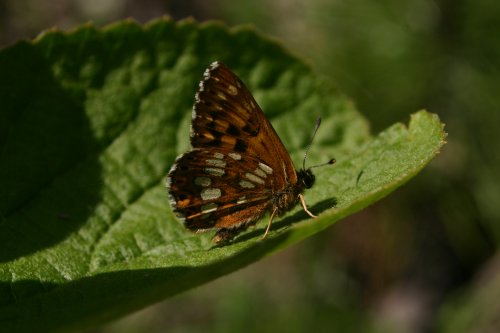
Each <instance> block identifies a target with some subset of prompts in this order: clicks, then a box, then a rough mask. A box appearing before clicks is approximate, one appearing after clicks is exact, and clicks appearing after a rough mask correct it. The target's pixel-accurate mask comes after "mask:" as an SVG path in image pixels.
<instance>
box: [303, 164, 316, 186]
mask: <svg viewBox="0 0 500 333" xmlns="http://www.w3.org/2000/svg"><path fill="white" fill-rule="evenodd" d="M301 173H302V182H303V183H304V187H305V188H311V187H312V186H313V185H314V181H315V180H316V177H314V175H313V173H312V171H311V170H310V169H307V170H306V171H302V172H301Z"/></svg>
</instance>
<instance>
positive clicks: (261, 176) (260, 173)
mask: <svg viewBox="0 0 500 333" xmlns="http://www.w3.org/2000/svg"><path fill="white" fill-rule="evenodd" d="M254 173H255V174H256V175H257V176H259V177H260V178H266V177H267V174H266V173H265V172H264V171H262V169H259V168H257V169H255V170H254Z"/></svg>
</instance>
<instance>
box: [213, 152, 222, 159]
mask: <svg viewBox="0 0 500 333" xmlns="http://www.w3.org/2000/svg"><path fill="white" fill-rule="evenodd" d="M214 157H215V158H218V159H219V160H222V159H223V158H224V154H222V153H215V154H214Z"/></svg>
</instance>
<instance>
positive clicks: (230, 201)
mask: <svg viewBox="0 0 500 333" xmlns="http://www.w3.org/2000/svg"><path fill="white" fill-rule="evenodd" d="M168 184H169V193H170V196H171V203H172V206H173V207H174V212H175V213H176V215H177V216H178V217H180V218H182V219H184V224H185V226H186V227H187V228H188V229H191V230H193V231H200V230H205V229H211V228H229V227H231V228H234V227H238V226H239V225H242V224H251V223H252V222H254V221H256V220H257V219H258V218H260V217H261V216H262V215H263V214H264V213H265V211H266V209H267V208H268V207H269V205H270V204H271V198H272V193H273V186H274V179H273V170H272V168H271V167H270V166H268V165H267V164H265V163H263V162H261V161H259V160H258V159H256V158H255V157H252V156H249V155H243V154H239V153H236V152H234V151H229V150H226V149H213V148H212V149H206V148H195V149H193V150H191V151H189V152H187V153H185V154H184V155H181V157H179V158H178V159H177V160H176V162H175V167H174V168H172V169H171V171H170V173H169V175H168Z"/></svg>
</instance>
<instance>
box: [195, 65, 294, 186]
mask: <svg viewBox="0 0 500 333" xmlns="http://www.w3.org/2000/svg"><path fill="white" fill-rule="evenodd" d="M191 144H192V146H193V147H194V148H204V147H207V148H208V147H217V148H220V149H227V150H228V151H234V152H235V153H238V154H246V155H251V156H254V157H255V158H257V159H258V160H261V161H263V162H264V163H266V164H267V165H268V166H270V167H271V168H272V170H273V171H274V172H275V177H276V183H275V186H276V187H277V188H283V187H284V186H285V185H287V184H291V185H293V184H296V183H297V174H296V171H295V168H294V166H293V162H292V160H291V159H290V156H289V154H288V152H287V150H286V148H285V146H284V145H283V143H282V142H281V140H280V138H279V137H278V135H277V134H276V131H275V130H274V128H273V127H272V125H271V123H270V122H269V121H268V120H267V118H266V116H265V115H264V113H263V112H262V110H261V109H260V107H259V105H258V104H257V102H256V101H255V99H254V98H253V96H252V94H251V93H250V91H249V90H248V89H247V88H246V87H245V85H244V84H243V82H242V81H241V80H240V79H239V78H238V77H237V76H236V74H234V73H233V72H232V71H231V70H230V69H229V68H227V67H226V66H225V65H224V64H222V63H220V62H214V63H212V64H211V65H210V66H209V67H208V68H207V70H206V71H205V73H204V75H203V80H202V81H201V82H200V87H199V90H198V92H197V93H196V101H195V104H194V107H193V120H192V124H191Z"/></svg>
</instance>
